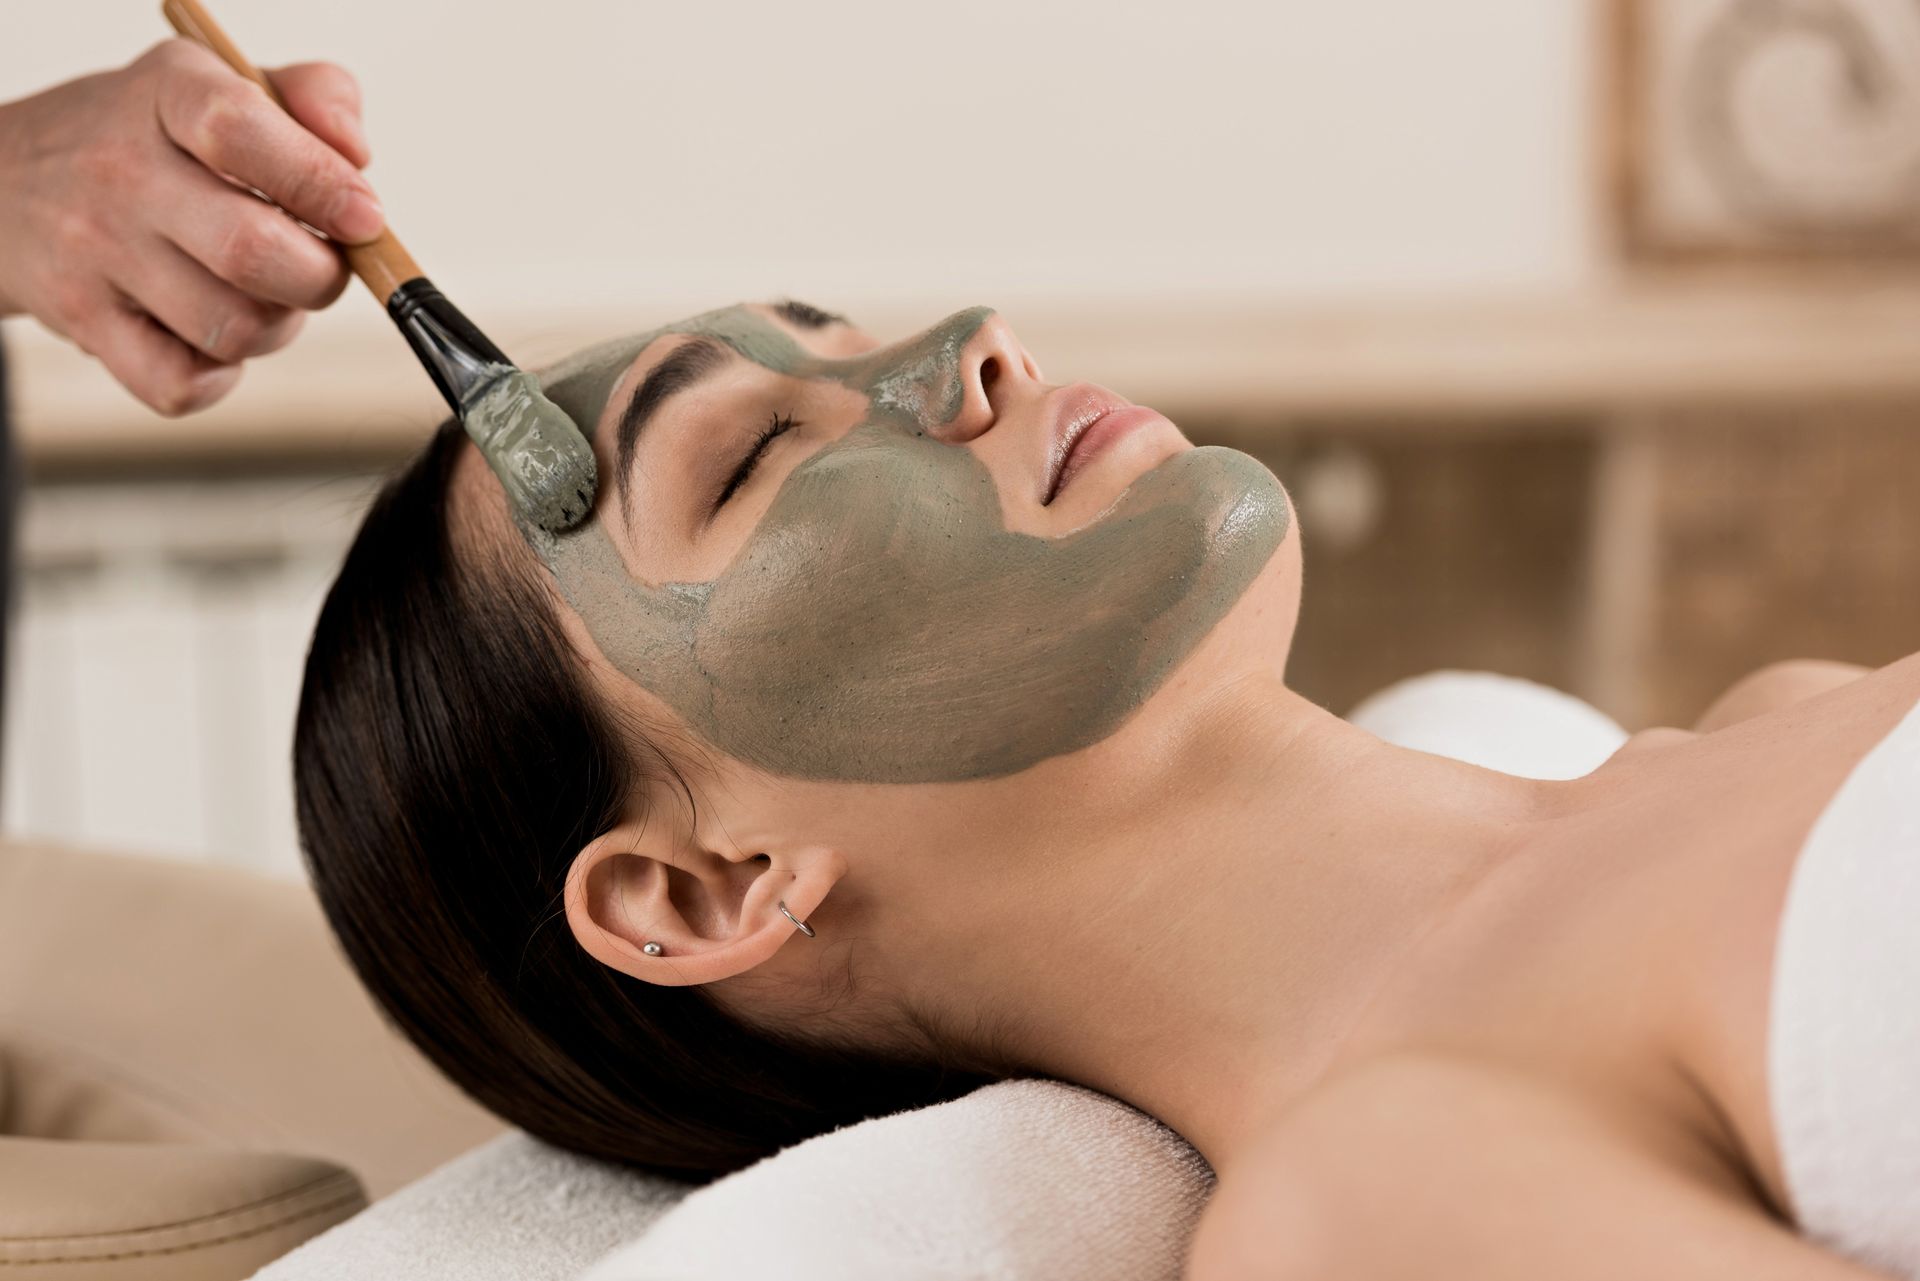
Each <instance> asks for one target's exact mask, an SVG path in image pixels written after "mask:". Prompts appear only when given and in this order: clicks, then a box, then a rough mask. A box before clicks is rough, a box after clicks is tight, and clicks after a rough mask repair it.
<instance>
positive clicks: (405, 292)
mask: <svg viewBox="0 0 1920 1281" xmlns="http://www.w3.org/2000/svg"><path fill="white" fill-rule="evenodd" d="M387 314H388V315H389V316H391V317H393V323H394V324H396V325H398V326H399V327H400V332H401V333H403V334H405V335H406V338H407V343H408V345H409V346H411V347H412V348H413V354H414V355H416V356H418V357H420V363H421V364H423V365H425V366H426V367H427V373H428V374H430V375H431V376H432V377H433V385H434V386H436V387H438V388H439V389H440V394H441V395H442V396H445V397H446V398H447V404H448V405H450V406H452V407H453V412H454V413H456V414H458V413H460V412H461V406H462V404H463V402H465V400H466V399H467V398H468V397H469V396H471V395H472V393H473V392H474V390H475V389H476V388H478V387H481V386H484V385H485V384H487V383H489V382H491V381H493V380H494V379H495V378H498V377H499V376H500V372H501V369H502V368H503V367H504V368H511V367H512V364H513V362H512V361H510V360H508V359H507V358H506V357H505V356H504V355H502V354H501V352H500V349H499V348H498V347H496V346H494V345H493V344H492V343H491V342H489V341H487V336H486V335H485V334H483V333H481V332H480V331H479V330H478V329H477V328H475V327H474V324H473V322H472V321H471V320H468V319H467V318H466V317H465V316H463V315H461V314H460V309H459V308H458V307H456V306H454V305H453V304H452V303H450V302H448V301H447V297H446V295H445V294H443V293H441V292H440V291H439V290H438V289H435V288H434V287H433V282H432V281H431V280H428V279H427V278H426V277H425V276H416V277H414V278H413V279H412V280H409V281H407V282H406V283H405V284H403V285H401V286H400V287H399V288H398V289H396V290H394V291H393V293H392V294H391V295H390V296H389V297H388V298H387Z"/></svg>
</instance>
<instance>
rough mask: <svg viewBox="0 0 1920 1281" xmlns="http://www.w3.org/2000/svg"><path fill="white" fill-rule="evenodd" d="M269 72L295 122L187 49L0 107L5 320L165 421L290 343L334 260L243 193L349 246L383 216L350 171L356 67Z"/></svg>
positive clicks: (332, 291) (341, 282) (331, 278)
mask: <svg viewBox="0 0 1920 1281" xmlns="http://www.w3.org/2000/svg"><path fill="white" fill-rule="evenodd" d="M267 75H268V76H269V77H270V78H271V79H272V80H273V83H274V86H275V88H277V89H278V90H279V91H280V94H281V96H282V97H284V98H285V99H286V102H287V106H288V108H289V109H290V110H291V111H292V112H293V115H294V116H295V117H297V119H298V123H296V122H295V121H294V120H291V119H288V117H287V114H286V112H283V111H282V110H281V109H280V108H279V107H277V106H276V105H274V103H273V102H272V101H271V100H270V99H269V98H268V97H267V95H266V94H265V93H263V92H261V90H260V88H259V87H258V86H257V85H254V84H253V83H251V82H250V81H248V80H247V79H246V78H244V77H243V76H241V75H239V74H238V73H236V72H234V71H233V70H231V69H230V68H228V67H227V66H226V64H224V63H223V62H221V61H220V60H219V59H218V58H216V57H215V56H214V55H213V54H211V53H209V52H207V51H206V50H205V49H202V48H200V47H199V46H198V45H195V44H191V43H189V42H188V41H185V40H168V41H166V42H165V43H164V44H160V45H156V46H155V47H154V48H152V49H149V50H148V51H147V52H146V53H144V54H142V55H141V56H140V57H139V58H138V59H136V60H135V61H134V62H132V63H131V64H129V65H128V66H126V67H123V68H121V69H120V70H118V71H109V72H105V73H102V74H100V75H94V76H87V77H85V78H83V79H80V80H74V81H70V82H68V83H67V84H63V85H59V86H56V87H55V88H52V89H49V90H47V91H46V92H45V93H41V94H38V95H36V96H34V97H31V98H26V99H22V100H21V101H19V102H10V103H0V316H4V315H8V314H12V313H20V312H25V313H29V314H31V315H33V316H35V317H37V318H38V319H39V320H40V322H41V323H42V324H44V325H46V326H47V327H48V328H49V329H52V330H53V331H54V332H56V333H59V334H63V335H65V336H66V337H67V338H70V339H72V340H73V342H74V343H76V344H77V345H78V346H79V347H80V349H81V350H82V351H85V352H87V353H88V354H89V355H92V356H96V357H98V358H99V359H100V361H101V363H102V364H104V365H106V367H107V369H108V370H109V371H110V372H111V373H112V374H113V376H114V377H115V378H118V379H119V380H120V381H121V383H123V384H124V385H125V386H126V388H127V390H129V391H131V392H132V393H133V394H134V395H136V396H138V397H139V398H140V399H141V400H143V401H145V402H146V403H147V404H149V405H151V406H152V407H153V408H155V409H157V410H159V411H160V412H161V413H163V414H166V415H168V416H173V415H178V414H184V413H189V412H191V411H193V410H195V409H200V408H203V407H205V406H207V405H210V404H212V403H213V402H214V401H216V400H218V399H220V397H222V396H224V395H226V394H227V392H228V391H229V390H231V389H232V387H233V385H234V383H235V382H237V381H238V380H239V377H240V365H241V362H243V361H245V360H246V359H248V358H249V357H252V356H260V355H265V354H266V353H267V352H270V351H275V350H278V349H279V348H281V347H284V346H285V345H286V344H287V343H288V342H290V341H292V339H293V336H294V335H295V334H296V333H297V332H299V329H300V324H301V321H302V320H303V319H304V314H303V313H304V312H305V311H308V310H317V309H318V308H321V307H325V306H326V305H327V304H329V303H331V302H332V301H333V300H334V299H335V298H338V297H339V296H340V291H341V290H342V289H344V288H345V287H346V283H347V270H346V267H345V265H344V264H343V263H342V261H341V257H340V254H339V252H338V251H337V250H336V249H335V248H333V247H332V246H330V245H328V244H327V243H326V242H325V241H323V240H321V239H320V238H319V237H317V236H315V235H313V234H312V233H311V232H309V231H307V230H306V229H305V228H303V227H301V226H300V225H299V224H298V223H296V222H295V221H294V220H293V218H290V217H288V216H287V214H285V213H282V212H280V210H278V209H275V208H273V207H272V206H271V205H269V204H267V203H266V201H263V200H261V199H260V198H259V197H257V196H255V195H253V194H252V193H251V192H249V191H247V190H246V188H247V187H253V188H256V189H258V190H259V191H262V192H265V193H266V195H267V196H268V197H270V198H271V199H272V200H273V201H274V202H275V203H276V204H279V205H281V206H283V207H284V208H285V209H286V210H288V211H289V212H290V213H292V214H294V215H295V216H297V217H298V218H299V219H301V221H304V222H306V223H308V224H309V225H311V226H313V227H317V228H318V229H319V230H321V231H323V232H325V233H326V234H327V235H329V236H331V237H333V238H334V239H336V240H341V241H345V242H348V243H360V242H362V241H367V240H371V239H373V238H374V237H375V236H377V235H379V233H380V229H381V226H382V223H383V215H382V214H381V212H380V206H379V204H378V203H377V202H376V201H375V199H374V195H373V189H372V188H371V187H369V186H368V185H367V181H366V179H365V178H364V177H362V176H361V175H360V173H359V168H360V167H361V166H364V165H365V164H366V163H367V144H366V139H365V138H364V136H363V135H362V133H361V129H360V91H359V88H358V86H357V85H355V83H354V80H353V77H352V76H350V75H348V74H347V73H346V72H345V71H343V70H341V69H340V68H339V67H336V66H333V65H331V64H330V63H324V62H309V63H304V64H302V65H300V66H294V67H282V68H281V69H279V70H277V71H269V72H268V73H267ZM302 126H304V127H302ZM236 184H242V185H236Z"/></svg>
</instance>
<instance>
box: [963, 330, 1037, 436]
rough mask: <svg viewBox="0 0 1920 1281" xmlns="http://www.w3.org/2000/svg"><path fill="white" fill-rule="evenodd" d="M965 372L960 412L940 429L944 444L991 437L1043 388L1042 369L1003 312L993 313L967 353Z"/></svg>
mask: <svg viewBox="0 0 1920 1281" xmlns="http://www.w3.org/2000/svg"><path fill="white" fill-rule="evenodd" d="M959 373H960V412H959V413H958V414H956V415H955V416H954V418H953V420H952V421H951V422H948V423H946V424H945V425H944V426H943V427H941V429H940V436H941V437H942V438H943V439H946V440H950V441H953V442H954V443H956V444H958V443H962V442H965V441H969V440H972V439H973V438H974V437H976V436H979V435H980V434H981V433H983V432H985V431H986V430H987V429H988V428H989V427H991V426H993V424H994V422H995V420H996V419H998V418H999V417H1000V415H1001V414H1003V413H1005V412H1007V410H1008V409H1009V408H1010V407H1011V406H1013V405H1015V404H1017V403H1019V402H1020V401H1021V400H1023V399H1027V398H1029V397H1032V396H1033V395H1034V393H1035V392H1036V391H1038V390H1039V389H1040V388H1041V386H1042V383H1041V381H1040V366H1039V365H1038V364H1036V363H1035V362H1034V359H1033V356H1032V355H1031V354H1030V353H1029V352H1028V351H1027V349H1026V348H1025V347H1024V346H1022V345H1021V342H1020V339H1019V337H1018V336H1017V335H1015V334H1014V332H1013V326H1012V325H1010V324H1008V323H1007V319H1006V317H1005V316H1002V315H1001V314H1000V313H999V312H997V311H996V312H991V313H989V314H988V316H987V318H986V319H985V320H984V321H982V322H981V325H980V328H978V329H977V330H975V331H974V333H973V337H971V338H969V339H968V340H967V345H966V346H965V347H963V348H962V349H961V351H960V371H959Z"/></svg>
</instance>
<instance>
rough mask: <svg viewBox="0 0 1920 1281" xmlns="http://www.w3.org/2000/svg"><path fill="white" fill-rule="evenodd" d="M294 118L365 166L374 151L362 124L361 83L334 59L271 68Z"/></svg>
mask: <svg viewBox="0 0 1920 1281" xmlns="http://www.w3.org/2000/svg"><path fill="white" fill-rule="evenodd" d="M267 79H269V80H271V81H273V87H274V88H275V89H277V90H278V91H279V93H280V97H281V99H282V100H284V101H285V102H286V104H287V110H288V111H289V112H291V113H292V114H293V118H294V119H295V120H298V121H299V122H300V123H301V124H302V125H304V126H306V128H307V131H308V132H309V133H312V134H314V135H315V136H317V137H318V138H319V139H320V140H321V141H322V142H324V143H326V144H327V145H328V146H330V147H332V148H333V149H334V150H335V151H337V152H339V153H340V154H341V155H343V156H345V157H346V158H347V159H348V160H350V161H352V162H353V165H354V167H355V168H356V169H365V168H366V167H367V161H368V160H370V159H372V154H371V153H370V152H369V151H368V150H367V135H366V133H365V132H364V131H363V130H362V129H361V127H360V83H359V82H358V81H357V80H355V79H354V78H353V75H352V73H351V72H349V71H348V70H347V69H346V68H345V67H339V66H335V65H334V64H333V63H331V62H301V63H296V64H294V65H293V66H291V67H281V68H278V69H277V70H273V71H269V72H267Z"/></svg>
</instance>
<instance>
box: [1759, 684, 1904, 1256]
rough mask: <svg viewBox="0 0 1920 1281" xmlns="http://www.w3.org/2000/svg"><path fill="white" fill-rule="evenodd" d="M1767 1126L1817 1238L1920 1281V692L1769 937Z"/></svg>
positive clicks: (1829, 812) (1823, 837)
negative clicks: (1919, 698)
mask: <svg viewBox="0 0 1920 1281" xmlns="http://www.w3.org/2000/svg"><path fill="white" fill-rule="evenodd" d="M1771 1017H1772V1023H1771V1025H1770V1027H1769V1029H1768V1039H1767V1047H1768V1072H1769V1075H1770V1086H1771V1094H1770V1098H1771V1102H1772V1107H1773V1122H1774V1133H1775V1134H1776V1135H1777V1136H1778V1143H1779V1145H1780V1159H1781V1164H1782V1165H1783V1166H1784V1167H1785V1171H1786V1180H1787V1190H1788V1193H1789V1195H1790V1197H1791V1199H1792V1201H1793V1211H1794V1217H1795V1219H1796V1221H1797V1222H1798V1224H1799V1226H1800V1229H1801V1230H1802V1231H1803V1232H1805V1233H1806V1234H1807V1236H1809V1237H1810V1238H1812V1239H1813V1240H1815V1241H1818V1242H1820V1243H1821V1244H1823V1245H1825V1246H1828V1247H1830V1248H1832V1249H1834V1250H1836V1251H1838V1252H1839V1253H1841V1254H1845V1255H1849V1256H1851V1257H1853V1258H1855V1259H1858V1260H1860V1261H1861V1262H1863V1263H1867V1264H1870V1265H1872V1266H1874V1267H1877V1268H1880V1269H1882V1270H1884V1271H1887V1272H1890V1273H1892V1274H1893V1275H1894V1276H1898V1277H1905V1278H1908V1279H1909V1281H1920V706H1915V707H1913V708H1912V709H1910V710H1909V711H1908V712H1907V714H1906V715H1905V716H1904V717H1903V718H1902V719H1901V721H1900V723H1899V724H1898V725H1896V726H1895V727H1894V729H1893V730H1892V731H1891V732H1890V733H1888V735H1887V736H1886V737H1885V738H1883V739H1881V740H1880V742H1879V743H1878V744H1877V745H1875V747H1874V748H1873V750H1872V751H1870V752H1868V753H1867V754H1866V755H1865V756H1864V757H1862V758H1861V759H1860V761H1859V762H1858V763H1856V764H1855V765H1854V767H1853V769H1852V770H1851V771H1849V773H1848V774H1847V778H1846V781H1845V782H1844V783H1842V784H1841V786H1840V790H1839V791H1837V792H1836V793H1834V796H1833V799H1832V800H1830V801H1828V802H1827V806H1826V809H1825V810H1824V811H1822V812H1821V814H1820V817H1819V819H1818V820H1817V821H1816V822H1815V823H1814V825H1813V829H1812V831H1811V832H1810V833H1808V836H1807V843H1806V845H1805V846H1804V847H1803V848H1802V849H1801V851H1800V858H1799V861H1798V862H1796V863H1795V864H1794V869H1793V879H1792V881H1791V882H1789V884H1788V889H1787V901H1786V906H1785V908H1784V909H1783V911H1782V912H1781V916H1780V930H1779V936H1778V941H1777V944H1776V948H1775V959H1774V979H1773V994H1772V1010H1771Z"/></svg>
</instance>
